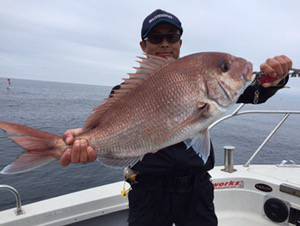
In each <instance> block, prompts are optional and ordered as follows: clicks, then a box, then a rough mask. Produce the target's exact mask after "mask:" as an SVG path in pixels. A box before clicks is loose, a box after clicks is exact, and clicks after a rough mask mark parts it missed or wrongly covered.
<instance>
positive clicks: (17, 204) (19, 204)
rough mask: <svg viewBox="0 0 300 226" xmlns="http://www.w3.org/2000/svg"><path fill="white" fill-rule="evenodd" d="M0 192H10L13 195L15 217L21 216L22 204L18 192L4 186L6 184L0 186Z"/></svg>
mask: <svg viewBox="0 0 300 226" xmlns="http://www.w3.org/2000/svg"><path fill="white" fill-rule="evenodd" d="M0 190H6V191H10V192H11V193H13V194H14V196H15V198H16V207H17V209H16V212H15V213H16V215H21V214H23V213H24V211H23V210H22V203H21V196H20V194H19V192H18V191H17V189H15V188H14V187H12V186H9V185H6V184H2V185H1V184H0Z"/></svg>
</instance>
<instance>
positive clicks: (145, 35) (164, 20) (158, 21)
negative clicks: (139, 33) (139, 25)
mask: <svg viewBox="0 0 300 226" xmlns="http://www.w3.org/2000/svg"><path fill="white" fill-rule="evenodd" d="M161 24H170V25H172V26H174V27H176V28H177V29H178V30H179V31H180V34H182V27H181V26H178V24H176V23H175V22H174V21H172V20H169V19H164V18H163V19H160V20H157V21H156V22H155V23H153V24H152V25H151V26H150V27H149V29H148V31H147V32H146V33H145V34H144V35H143V37H142V39H145V38H147V37H148V35H149V34H150V33H151V31H152V30H153V29H154V28H155V27H157V26H158V25H161Z"/></svg>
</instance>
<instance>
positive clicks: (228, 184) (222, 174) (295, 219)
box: [0, 105, 300, 226]
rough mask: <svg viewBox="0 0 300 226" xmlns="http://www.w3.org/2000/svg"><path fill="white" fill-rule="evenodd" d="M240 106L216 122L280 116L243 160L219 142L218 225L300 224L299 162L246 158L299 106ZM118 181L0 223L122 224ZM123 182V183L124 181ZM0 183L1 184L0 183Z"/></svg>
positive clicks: (124, 210)
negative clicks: (267, 162) (236, 160)
mask: <svg viewBox="0 0 300 226" xmlns="http://www.w3.org/2000/svg"><path fill="white" fill-rule="evenodd" d="M241 107H242V105H241V106H240V107H239V108H238V109H236V110H235V111H234V112H233V113H232V114H231V115H228V116H226V117H224V118H222V119H221V120H219V121H217V122H216V123H215V124H214V125H212V126H211V127H213V126H215V125H216V124H218V123H219V122H221V121H223V120H225V119H227V118H230V117H233V116H236V115H241V114H250V113H257V114H261V113H264V114H283V118H282V120H281V121H280V122H279V123H278V124H277V125H276V127H275V128H274V130H273V131H271V133H270V134H269V135H268V136H267V138H266V139H265V140H264V142H263V143H262V144H261V145H260V146H259V148H258V149H257V150H256V151H255V152H254V154H253V155H252V156H251V158H250V159H249V160H248V161H247V162H246V163H245V164H244V165H237V166H234V165H233V155H232V154H233V149H234V148H233V147H230V146H227V147H225V158H224V159H225V160H224V166H218V167H215V168H214V169H213V170H212V171H210V174H211V175H212V181H213V183H214V187H215V201H214V203H215V208H216V214H217V216H218V220H219V225H220V226H271V225H289V226H292V225H294V226H295V225H296V226H300V165H297V164H296V163H295V162H293V161H291V160H289V161H286V160H284V161H282V162H281V163H280V164H273V165H252V164H251V161H252V160H253V158H255V156H256V155H257V154H258V153H259V152H260V150H261V149H262V147H263V146H264V145H265V143H266V142H267V141H268V140H269V139H270V138H271V137H272V135H273V134H274V133H275V132H276V131H277V130H278V129H279V128H280V126H281V125H282V124H283V123H284V122H285V120H286V119H287V118H288V116H289V115H291V114H298V115H299V114H300V111H240V110H241ZM123 185H124V182H117V183H113V184H108V185H104V186H99V187H95V188H91V189H87V190H83V191H79V192H74V193H70V194H67V195H62V196H59V197H55V198H51V199H47V200H43V201H39V202H35V203H31V204H27V205H24V206H21V203H20V200H19V195H18V193H17V191H16V190H14V189H13V188H12V187H8V186H4V185H3V186H2V188H4V187H6V188H8V189H9V190H10V191H13V192H14V194H15V195H16V198H17V200H18V201H17V209H16V208H13V209H8V210H4V211H1V212H0V225H1V226H34V225H44V226H46V225H47V226H58V225H70V224H72V225H75V226H76V225H83V226H85V225H88V226H90V225H105V226H119V225H120V226H121V225H122V226H124V225H127V214H128V202H127V198H126V197H122V196H121V192H120V191H121V190H122V188H123ZM127 186H128V185H127ZM0 188H1V187H0Z"/></svg>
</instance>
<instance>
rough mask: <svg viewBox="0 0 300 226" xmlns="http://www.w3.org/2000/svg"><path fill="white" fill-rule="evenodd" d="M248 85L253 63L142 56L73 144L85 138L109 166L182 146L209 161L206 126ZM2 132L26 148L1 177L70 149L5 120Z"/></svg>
mask: <svg viewBox="0 0 300 226" xmlns="http://www.w3.org/2000/svg"><path fill="white" fill-rule="evenodd" d="M251 80H252V65H251V63H249V62H247V61H246V60H244V59H242V58H238V57H235V56H232V55H230V54H226V53H215V52H207V53H197V54H193V55H189V56H186V57H183V58H180V59H178V60H175V59H169V58H168V59H165V58H160V57H155V56H147V57H145V58H141V60H140V67H139V68H137V72H136V73H134V74H130V77H129V78H128V79H125V81H124V83H123V84H122V85H121V88H120V89H119V90H117V91H115V93H114V95H113V96H112V97H111V98H108V99H107V100H106V101H105V102H104V103H103V104H102V105H101V106H99V107H98V108H96V109H95V111H94V112H93V114H92V115H91V116H90V117H89V118H88V119H87V122H86V125H85V128H84V132H83V133H82V134H81V135H80V136H78V137H76V139H86V140H88V142H89V144H90V145H91V146H92V147H93V148H94V149H95V150H97V154H98V159H99V160H100V161H102V162H103V163H104V164H107V165H112V166H127V165H129V164H132V163H134V162H136V161H137V160H139V159H141V158H142V157H143V156H144V155H145V154H146V153H149V152H156V151H158V150H160V149H162V148H164V147H167V146H169V145H173V144H175V143H178V142H181V141H186V144H187V146H189V145H193V146H194V149H195V150H196V151H198V152H199V153H200V154H201V155H202V158H204V159H205V158H207V156H208V154H209V148H210V145H209V136H208V132H207V128H208V126H209V125H210V124H211V123H212V122H214V121H215V120H216V119H218V118H219V117H220V116H221V115H222V114H223V113H224V111H225V110H226V109H227V108H229V107H230V106H231V105H232V104H234V103H235V102H236V101H237V99H238V97H239V95H240V94H241V92H242V91H243V90H244V89H245V88H246V86H247V85H248V84H249V81H251ZM0 129H3V130H4V131H6V132H7V133H8V134H9V138H10V139H12V140H13V141H14V142H15V143H17V144H19V145H20V146H22V147H23V148H24V149H25V150H26V153H25V154H23V155H21V156H20V157H19V158H18V159H17V160H16V161H15V162H13V163H12V164H10V165H8V166H6V167H5V168H4V169H3V170H2V171H1V173H3V174H13V173H20V172H25V171H28V170H31V169H33V168H36V167H39V166H41V165H44V164H46V163H48V162H50V161H52V160H54V159H58V158H59V157H60V156H61V154H62V153H63V152H64V150H65V149H66V147H67V145H66V144H65V143H64V141H63V139H62V137H60V136H57V135H53V134H49V133H46V132H42V131H38V130H36V129H32V128H29V127H26V126H23V125H17V124H13V123H8V122H0Z"/></svg>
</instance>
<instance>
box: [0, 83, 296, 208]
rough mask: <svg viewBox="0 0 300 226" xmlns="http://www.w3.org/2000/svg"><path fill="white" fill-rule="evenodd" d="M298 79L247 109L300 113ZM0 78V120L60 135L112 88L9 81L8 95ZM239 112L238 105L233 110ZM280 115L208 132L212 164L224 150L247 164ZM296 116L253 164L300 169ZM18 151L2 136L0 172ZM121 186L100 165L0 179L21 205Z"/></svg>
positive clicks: (7, 203)
mask: <svg viewBox="0 0 300 226" xmlns="http://www.w3.org/2000/svg"><path fill="white" fill-rule="evenodd" d="M299 80H300V79H297V78H291V79H290V81H289V83H288V85H289V87H290V88H284V89H283V90H280V91H279V92H278V93H277V94H276V95H275V96H274V97H272V98H270V99H269V100H268V101H267V103H264V104H260V105H247V106H246V107H245V109H251V110H255V109H264V110H266V109H271V110H300V89H299V87H300V81H299ZM6 86H7V85H6V80H5V78H0V120H1V121H10V122H16V123H20V124H25V125H27V126H31V127H34V128H37V129H40V130H45V131H47V132H50V133H55V134H58V135H62V134H63V133H64V132H65V131H66V130H67V129H69V128H78V127H82V126H83V124H84V121H85V119H86V118H87V117H88V116H89V115H90V113H91V111H92V110H93V109H94V108H95V107H96V106H98V105H100V104H101V103H102V102H103V100H104V98H106V97H107V96H108V94H109V92H110V89H111V87H107V86H96V85H95V86H93V85H83V84H70V83H56V82H43V81H32V80H21V79H12V87H11V89H7V88H6ZM235 107H237V105H236V106H235ZM281 118H282V116H278V115H265V116H263V115H250V116H249V115H245V116H239V117H236V118H234V119H230V120H227V121H225V122H224V123H222V124H220V125H218V126H217V127H215V128H214V129H213V130H212V131H211V137H212V140H213V143H214V147H215V154H216V164H217V165H221V164H223V155H224V154H223V146H224V145H233V146H235V147H236V151H235V156H234V162H235V164H243V163H245V162H246V161H247V160H248V158H249V157H250V156H251V154H252V153H253V152H254V151H255V149H256V148H257V147H258V146H259V145H260V143H261V142H262V141H263V140H264V138H265V137H266V136H267V135H268V133H269V131H271V130H272V128H273V127H274V126H275V124H276V123H277V122H278V121H280V119H281ZM299 131H300V115H298V117H297V116H290V117H289V119H288V120H287V122H286V123H285V124H284V125H283V126H282V128H281V129H280V130H279V131H278V132H277V133H276V134H275V135H274V136H273V138H272V139H271V141H270V142H269V143H267V145H266V146H265V147H264V148H263V150H262V152H261V153H260V154H259V155H258V156H257V157H256V158H255V159H254V161H253V163H258V164H263V163H280V162H281V161H282V160H284V159H285V160H289V159H291V160H294V161H295V162H296V163H299V164H300V139H299ZM21 152H22V150H21V149H20V148H19V147H17V145H16V144H14V143H12V142H11V141H9V140H8V139H7V137H6V135H5V133H4V132H2V131H0V169H2V168H3V167H4V166H6V165H8V164H9V163H11V162H12V161H14V160H15V159H16V158H17V157H18V156H19V155H20V154H21ZM120 180H122V170H119V169H113V168H108V167H105V166H103V165H101V164H100V163H99V162H94V163H90V164H85V165H71V166H69V167H66V168H62V167H61V166H60V165H59V163H58V162H52V163H50V164H48V165H46V166H43V167H41V168H38V169H35V170H33V171H30V172H27V173H23V174H20V175H0V184H8V185H11V186H14V187H15V188H16V189H17V190H18V191H19V192H20V193H21V197H22V200H23V204H27V203H31V202H34V201H39V200H43V199H48V198H51V197H55V196H59V195H63V194H67V193H70V192H75V191H79V190H83V189H87V188H91V187H94V186H99V185H104V184H108V183H112V182H116V181H120ZM120 190H121V188H120ZM14 205H15V201H14V197H13V195H12V194H10V193H8V192H7V191H0V210H3V209H7V208H11V207H14Z"/></svg>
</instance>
